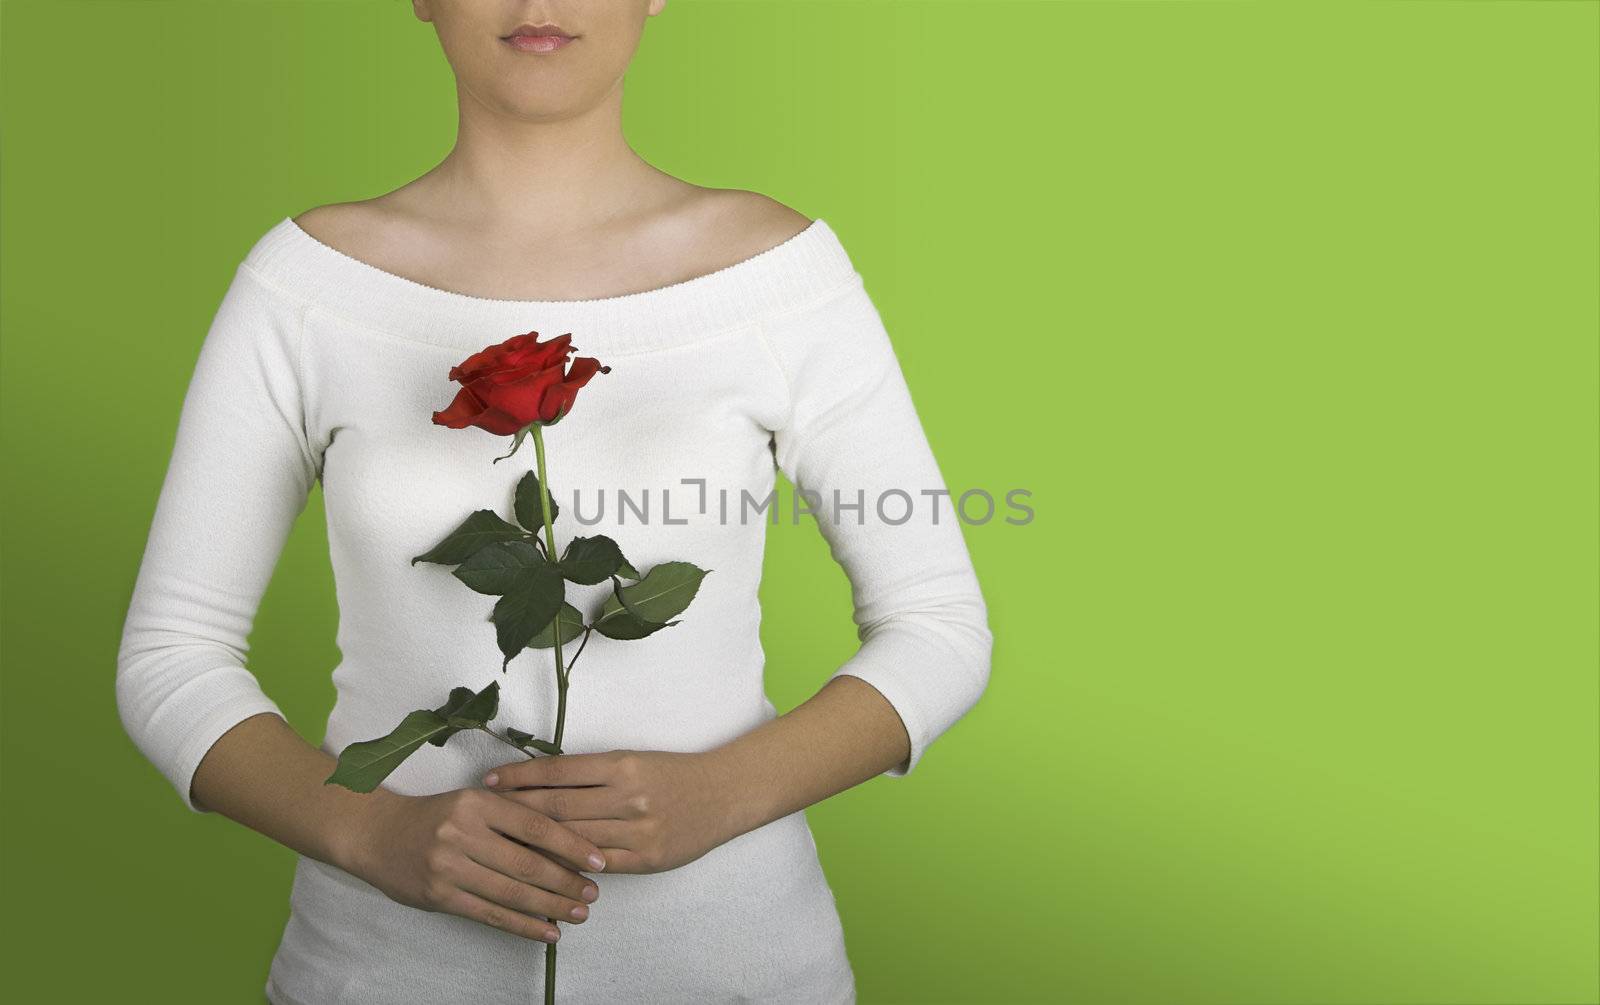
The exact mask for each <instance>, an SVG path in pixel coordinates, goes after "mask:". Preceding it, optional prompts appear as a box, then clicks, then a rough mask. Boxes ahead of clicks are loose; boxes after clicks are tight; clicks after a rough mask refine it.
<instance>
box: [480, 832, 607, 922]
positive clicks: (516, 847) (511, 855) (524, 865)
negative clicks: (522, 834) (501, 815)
mask: <svg viewBox="0 0 1600 1005" xmlns="http://www.w3.org/2000/svg"><path fill="white" fill-rule="evenodd" d="M462 850H463V851H465V852H466V854H467V857H468V858H470V859H472V860H473V861H474V862H477V863H478V864H479V865H482V866H486V867H488V868H490V869H493V870H494V871H495V872H498V873H500V874H501V875H504V876H509V877H510V878H512V879H514V880H517V881H518V882H521V883H527V884H529V885H531V886H537V887H540V888H541V889H544V890H548V891H550V893H551V894H555V895H560V896H562V897H565V898H567V900H568V901H570V903H568V904H566V905H565V906H563V907H562V908H561V909H560V910H561V912H562V916H563V918H564V917H565V916H566V915H567V914H568V913H569V912H570V911H571V909H572V908H573V907H574V906H576V905H578V904H580V903H590V904H592V903H594V901H595V900H596V899H598V898H599V896H600V887H599V886H598V885H597V884H596V883H595V882H594V880H592V879H590V878H588V877H587V876H583V875H580V874H579V873H575V872H573V871H572V870H571V869H568V868H566V867H565V866H562V865H559V864H557V863H556V862H554V861H552V860H551V859H550V858H549V857H547V856H546V855H544V854H542V853H540V852H537V851H534V850H533V849H532V848H529V847H527V846H526V845H523V844H520V843H518V842H516V841H512V840H509V839H508V838H506V837H505V836H504V835H503V834H499V833H496V832H495V831H492V830H491V831H488V832H487V833H484V834H481V835H472V836H469V837H468V838H467V839H466V841H465V843H464V845H463V848H462Z"/></svg>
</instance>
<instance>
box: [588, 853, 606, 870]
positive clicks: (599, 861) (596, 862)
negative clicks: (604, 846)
mask: <svg viewBox="0 0 1600 1005" xmlns="http://www.w3.org/2000/svg"><path fill="white" fill-rule="evenodd" d="M589 864H590V865H592V866H594V867H595V868H596V869H604V868H605V867H606V860H605V859H603V858H601V857H600V856H599V855H590V856H589Z"/></svg>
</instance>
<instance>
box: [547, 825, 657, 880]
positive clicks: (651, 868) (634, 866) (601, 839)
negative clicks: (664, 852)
mask: <svg viewBox="0 0 1600 1005" xmlns="http://www.w3.org/2000/svg"><path fill="white" fill-rule="evenodd" d="M567 826H568V827H570V828H572V830H573V831H575V832H576V833H577V834H578V835H579V836H581V837H583V838H586V839H587V840H589V841H592V842H594V843H595V844H596V845H598V846H599V847H600V848H602V849H603V850H604V851H605V856H606V872H623V873H646V872H660V871H661V866H660V865H659V864H657V863H655V862H652V861H651V860H650V859H649V858H648V857H646V856H645V855H643V854H641V853H640V852H638V851H636V850H635V849H634V846H636V845H638V844H639V843H640V840H639V839H640V837H641V834H640V832H639V825H638V824H637V823H635V822H633V821H631V820H573V821H570V822H568V823H567Z"/></svg>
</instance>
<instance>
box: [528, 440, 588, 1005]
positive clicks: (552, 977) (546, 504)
mask: <svg viewBox="0 0 1600 1005" xmlns="http://www.w3.org/2000/svg"><path fill="white" fill-rule="evenodd" d="M533 453H534V457H535V458H536V459H537V461H538V464H539V508H540V509H542V510H543V511H544V544H545V560H546V561H548V562H554V561H555V560H556V554H557V552H556V531H555V522H554V520H552V519H551V516H550V478H549V476H548V475H547V473H546V471H545V465H544V429H543V427H541V426H540V425H539V424H538V423H534V425H533ZM552 634H553V635H554V637H555V644H556V645H555V650H556V734H555V738H554V739H553V740H552V741H551V742H552V743H554V744H555V747H556V749H557V750H560V749H561V733H562V730H563V728H564V727H565V726H566V724H567V669H566V667H565V666H564V665H563V664H562V662H561V611H560V610H559V609H558V610H557V611H556V630H555V631H554V632H553V633H552ZM580 651H581V650H580ZM550 927H552V928H556V929H557V930H558V931H559V926H558V925H557V924H556V919H554V918H551V919H550ZM555 1001H556V944H555V943H554V942H552V943H550V944H549V945H547V946H545V948H544V1005H555Z"/></svg>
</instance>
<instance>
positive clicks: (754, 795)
mask: <svg viewBox="0 0 1600 1005" xmlns="http://www.w3.org/2000/svg"><path fill="white" fill-rule="evenodd" d="M705 757H706V761H707V764H708V765H709V767H710V772H711V776H712V778H713V779H714V784H713V791H714V792H716V793H718V794H719V805H720V809H721V817H722V827H723V830H724V834H723V835H722V839H723V840H724V841H731V840H732V839H733V838H736V837H738V836H739V835H741V834H743V833H745V832H747V831H752V830H755V829H756V828H757V827H761V826H763V825H765V824H769V823H771V822H772V821H774V820H776V819H778V817H780V816H782V815H783V814H782V813H781V812H779V807H778V803H779V800H778V795H779V794H778V793H777V792H775V791H774V790H773V786H772V785H770V784H768V783H765V782H763V780H762V779H763V778H765V777H766V775H765V773H764V772H762V771H760V770H759V764H758V763H757V762H756V761H754V760H753V759H752V758H751V757H750V756H749V752H748V751H746V750H745V749H744V748H743V746H742V745H741V744H740V742H739V741H738V740H735V741H733V742H731V743H726V744H723V745H722V746H720V747H717V748H715V749H713V750H709V751H707V752H706V754H705Z"/></svg>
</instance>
